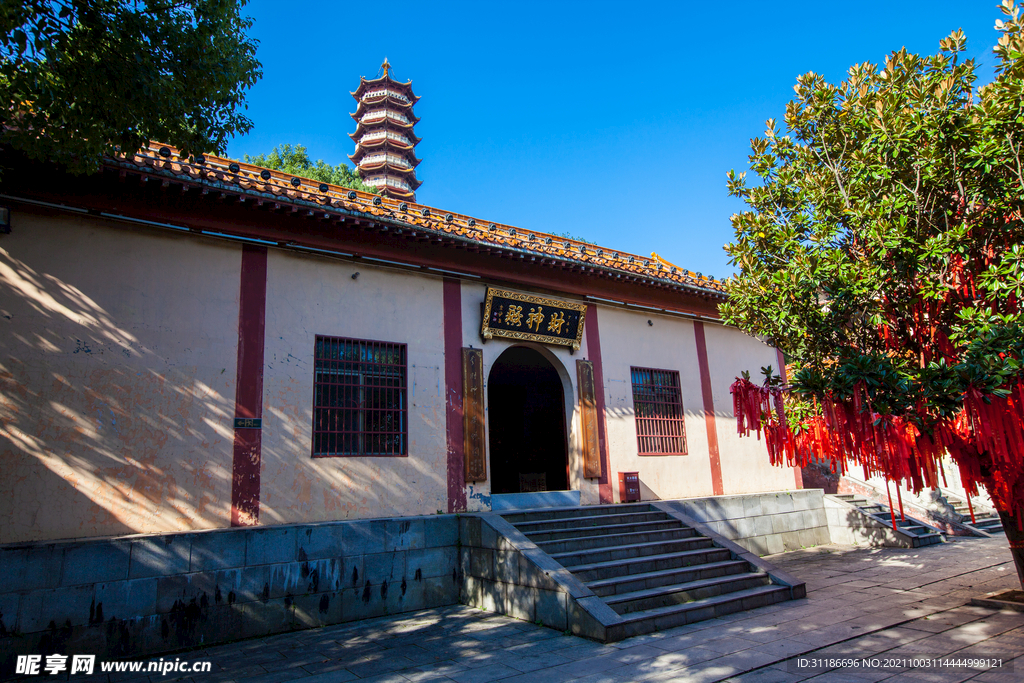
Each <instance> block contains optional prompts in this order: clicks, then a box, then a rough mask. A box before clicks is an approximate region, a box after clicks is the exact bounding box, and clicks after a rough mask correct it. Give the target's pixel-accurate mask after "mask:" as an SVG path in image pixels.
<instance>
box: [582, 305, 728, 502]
mask: <svg viewBox="0 0 1024 683" xmlns="http://www.w3.org/2000/svg"><path fill="white" fill-rule="evenodd" d="M598 320H599V323H600V331H601V358H602V361H603V366H604V383H605V406H606V411H607V413H606V414H607V420H608V443H609V455H610V460H611V470H612V473H611V474H612V476H611V482H612V486H613V488H614V491H615V493H614V495H615V500H616V501H618V499H619V472H639V473H640V493H641V495H642V497H643V498H644V499H645V500H658V499H668V498H687V497H693V496H707V495H710V494H711V492H712V486H711V462H710V459H709V457H708V435H707V429H706V428H705V426H704V412H703V401H702V399H701V389H700V367H699V365H698V363H697V346H696V342H695V339H694V336H693V323H691V322H690V321H689V320H686V319H683V318H679V317H674V316H668V315H658V314H655V313H653V312H652V313H648V312H637V311H629V310H623V309H619V308H611V307H608V306H599V307H598ZM648 321H650V322H651V323H653V324H650V325H649V324H648ZM631 366H635V367H643V368H656V369H659V370H675V371H677V372H678V373H679V384H680V389H681V391H682V398H683V414H684V420H685V422H684V425H685V429H686V447H687V454H686V455H643V456H641V455H637V450H638V449H637V439H636V421H635V419H634V411H633V384H632V378H631V375H630V367H631Z"/></svg>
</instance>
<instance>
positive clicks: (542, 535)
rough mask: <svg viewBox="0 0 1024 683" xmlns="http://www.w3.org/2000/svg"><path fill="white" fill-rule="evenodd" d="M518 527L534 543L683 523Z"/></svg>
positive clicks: (680, 524)
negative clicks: (540, 528)
mask: <svg viewBox="0 0 1024 683" xmlns="http://www.w3.org/2000/svg"><path fill="white" fill-rule="evenodd" d="M524 526H526V525H525V524H523V525H520V526H518V527H517V528H518V529H519V530H520V531H522V532H523V533H524V534H525V535H526V537H527V538H529V539H530V540H531V541H533V542H534V543H542V542H545V541H556V540H560V539H565V538H583V537H585V536H604V535H609V534H615V533H622V532H645V531H661V530H663V529H681V528H683V523H682V522H680V521H679V520H677V519H659V520H654V521H648V522H630V523H627V524H606V525H602V526H572V527H567V528H561V529H542V530H540V531H528V530H527V529H524V528H523V527H524Z"/></svg>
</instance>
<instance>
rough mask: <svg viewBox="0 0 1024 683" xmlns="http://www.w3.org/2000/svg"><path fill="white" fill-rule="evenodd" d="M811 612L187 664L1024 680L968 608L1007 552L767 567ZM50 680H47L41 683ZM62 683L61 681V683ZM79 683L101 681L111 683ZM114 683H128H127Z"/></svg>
mask: <svg viewBox="0 0 1024 683" xmlns="http://www.w3.org/2000/svg"><path fill="white" fill-rule="evenodd" d="M769 559H771V560H772V562H774V563H775V564H776V565H778V566H780V567H782V568H784V569H785V570H786V571H789V572H791V573H793V574H794V575H797V576H799V577H800V578H802V579H804V580H806V582H807V589H808V592H807V598H806V599H803V600H796V601H792V602H784V603H779V604H777V605H772V606H770V607H764V608H761V609H756V610H753V611H750V612H742V613H737V614H733V615H729V616H727V617H723V618H718V619H712V620H709V621H703V622H700V623H697V624H693V625H689V626H682V627H678V628H674V629H670V630H667V631H662V632H658V633H653V634H649V635H645V636H639V637H636V638H630V639H628V640H625V641H622V642H618V643H614V644H600V643H595V642H593V641H590V640H585V639H583V638H578V637H574V636H568V635H563V634H560V633H557V632H555V631H552V630H551V629H548V628H544V627H540V626H535V625H533V624H530V623H526V622H523V621H518V620H515V619H511V618H508V617H503V616H498V615H494V614H491V613H488V612H484V611H481V610H476V609H472V608H468V607H463V606H450V607H441V608H436V609H429V610H423V611H419V612H415V613H410V614H403V615H396V616H390V617H381V618H376V619H371V620H367V621H362V622H359V623H352V624H343V625H339V626H330V627H325V628H322V629H314V630H308V631H302V632H297V633H289V634H281V635H276V636H271V637H268V638H259V639H252V640H247V641H242V642H238V643H234V644H230V645H222V646H218V647H211V648H208V649H205V650H203V649H198V650H193V651H191V652H187V653H181V654H180V657H181V659H183V660H188V661H200V660H207V661H210V662H211V663H212V665H213V671H212V672H211V673H204V674H197V675H196V676H195V677H194V678H190V677H187V676H184V677H183V676H178V677H175V675H174V674H169V675H167V676H163V677H161V676H159V675H157V676H154V677H153V678H151V679H150V678H147V677H141V678H135V679H130V680H135V681H139V682H140V683H141V682H143V681H150V680H151V681H153V682H154V683H155V682H156V681H168V682H169V681H181V682H182V683H188V682H189V681H194V682H195V683H224V682H225V681H232V680H234V681H250V682H254V683H277V682H280V681H294V682H295V683H344V682H345V681H353V682H359V683H371V682H372V683H408V682H414V681H415V682H427V681H438V682H444V683H488V682H490V681H503V682H505V683H560V682H563V681H565V682H569V681H572V682H574V683H627V682H632V681H636V682H646V681H650V682H665V683H668V682H670V681H671V682H673V683H712V682H713V681H729V683H738V682H743V683H789V682H791V681H803V680H811V681H815V682H819V681H820V682H822V683H840V682H846V681H849V682H853V683H866V682H869V681H881V680H890V681H894V682H895V681H950V682H954V681H963V680H976V681H979V682H992V683H999V682H1003V681H1006V682H1009V681H1020V680H1022V678H1024V614H1020V613H1009V612H998V611H995V610H991V609H984V608H980V607H971V606H968V605H967V603H968V601H969V600H970V598H971V597H973V596H976V595H981V594H984V593H988V592H991V591H994V590H998V589H1002V588H1009V587H1013V586H1014V585H1015V581H1016V575H1015V572H1014V568H1013V565H1012V562H1011V560H1010V556H1009V553H1008V551H1007V550H1006V547H1005V540H1003V541H1000V540H999V539H981V538H961V539H955V540H953V541H952V542H950V543H948V544H945V545H942V546H929V547H924V548H917V549H904V548H874V549H872V548H864V547H853V546H835V545H827V546H821V547H818V548H813V549H807V550H797V551H793V552H788V553H784V554H781V555H775V556H772V557H771V558H769ZM950 653H955V654H957V655H958V656H962V657H997V658H1002V659H1003V661H1004V663H1005V665H1012V666H1013V667H1014V668H1013V670H1012V671H1008V670H1006V669H1004V670H1003V672H1002V673H996V672H988V673H982V672H979V671H971V670H965V669H957V670H952V669H950V670H945V671H928V670H924V669H920V670H914V669H908V670H903V671H900V670H880V669H874V670H868V669H861V670H858V671H856V672H843V671H839V670H833V671H829V672H823V673H822V672H808V671H804V672H801V671H799V670H798V666H797V662H798V660H799V658H800V657H801V656H803V657H805V658H811V657H817V658H821V657H851V656H856V657H868V656H874V655H879V656H889V657H892V658H898V657H913V656H918V657H920V656H921V655H932V656H938V655H946V654H950ZM1015 658H1016V659H1015ZM34 678H35V679H37V680H38V679H39V678H40V677H39V676H36V677H34ZM50 678H53V679H54V680H56V677H50ZM82 680H89V681H104V680H108V679H107V678H105V677H103V676H100V675H98V674H97V675H93V676H87V677H84V678H83V679H82ZM110 680H118V681H124V680H129V679H128V678H127V677H125V676H124V675H122V676H120V677H116V678H111V679H110Z"/></svg>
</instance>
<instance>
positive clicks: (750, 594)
mask: <svg viewBox="0 0 1024 683" xmlns="http://www.w3.org/2000/svg"><path fill="white" fill-rule="evenodd" d="M788 599H789V588H788V587H785V586H774V585H767V586H758V587H756V588H748V589H746V590H741V591H736V592H733V593H726V594H724V595H717V596H715V597H712V598H704V599H703V600H694V601H693V602H687V603H684V604H682V605H669V606H666V607H657V608H655V609H650V610H644V611H642V612H632V613H630V614H627V615H623V628H624V630H625V635H626V637H629V636H636V635H640V634H643V633H653V632H654V631H664V630H666V629H670V628H675V627H676V626H683V625H685V624H692V623H695V622H698V621H704V620H706V619H714V618H715V617H721V616H725V615H726V614H732V613H733V612H739V611H742V610H747V609H755V608H757V607H766V606H768V605H773V604H775V603H777V602H782V601H783V600H788Z"/></svg>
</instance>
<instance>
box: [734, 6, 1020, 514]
mask: <svg viewBox="0 0 1024 683" xmlns="http://www.w3.org/2000/svg"><path fill="white" fill-rule="evenodd" d="M1001 11H1002V13H1003V15H1004V20H1002V21H999V22H997V23H996V28H997V29H998V30H999V31H1000V32H1001V34H1002V35H1001V37H1000V39H999V43H998V45H996V46H995V49H994V53H995V56H996V59H997V67H996V76H995V79H994V81H993V82H991V83H989V84H987V85H985V86H983V87H976V78H977V77H976V73H975V64H974V62H973V61H972V60H969V59H967V60H964V59H962V56H963V53H964V50H965V48H966V38H965V36H964V34H963V33H962V32H961V31H956V32H954V33H953V34H951V35H950V36H949V37H948V38H946V39H944V40H942V41H941V42H940V44H939V46H940V51H939V53H938V54H935V55H931V56H918V55H915V54H910V53H908V52H907V51H906V50H900V51H898V52H895V53H893V54H891V55H890V56H889V57H888V59H886V61H885V64H884V65H882V67H881V68H879V67H878V66H876V65H874V64H870V63H863V64H858V65H855V66H854V67H852V68H851V69H850V70H849V76H848V78H847V79H846V80H844V81H843V82H842V83H839V84H838V85H835V84H831V83H828V82H826V81H825V79H824V78H822V77H821V76H820V75H817V74H814V73H808V74H805V75H803V76H800V77H799V78H798V79H797V84H796V86H795V88H794V90H795V92H796V98H795V99H794V100H793V101H791V102H790V103H789V104H788V105H787V107H786V112H785V117H784V119H783V125H781V126H780V125H779V124H778V123H777V122H776V121H774V120H769V121H768V123H767V130H766V131H765V134H764V136H763V137H759V138H756V139H754V140H752V141H751V152H752V153H751V155H750V164H751V166H750V168H751V170H752V171H753V173H754V174H755V175H756V176H757V177H758V181H757V182H755V183H751V182H748V180H747V179H746V177H745V174H744V173H739V174H737V173H735V172H730V173H729V179H728V187H729V192H730V194H731V195H733V196H735V197H738V198H740V199H742V200H743V201H744V202H745V203H746V204H747V210H745V211H742V212H740V213H738V214H736V215H734V216H733V217H732V224H733V228H734V230H735V235H736V237H735V241H733V242H732V243H730V244H728V245H726V250H727V251H728V253H729V254H730V256H731V259H732V263H733V264H734V265H736V266H737V267H738V268H739V271H740V272H739V275H738V276H736V277H735V278H733V279H731V280H730V281H729V282H728V290H729V295H730V298H729V302H728V303H726V304H724V305H723V306H722V307H721V310H722V313H723V317H724V319H725V320H726V322H728V323H731V324H734V325H737V326H739V327H741V328H742V329H744V330H745V331H747V332H749V333H751V334H754V335H758V336H760V337H762V338H766V339H768V340H770V341H771V343H773V344H774V345H776V346H778V347H779V348H781V349H782V350H783V351H784V352H785V353H786V354H787V356H788V358H789V359H790V361H791V362H792V363H793V364H794V365H795V366H796V369H797V372H796V373H795V377H794V378H793V382H792V388H793V395H792V397H791V400H790V407H791V410H790V411H789V426H790V427H791V428H792V429H793V430H794V431H795V432H798V431H799V429H800V426H801V424H804V423H805V420H806V418H808V417H810V416H812V415H813V414H816V413H817V411H818V409H819V407H820V403H816V402H821V401H824V400H835V401H850V400H851V398H854V401H855V402H857V404H858V405H860V403H859V401H860V398H855V397H854V393H855V387H861V388H860V389H856V391H857V392H862V394H860V395H862V396H864V398H865V399H866V406H865V408H864V409H865V410H870V411H871V413H872V414H874V415H876V416H879V415H880V416H897V417H898V418H899V419H900V420H903V421H904V422H905V423H906V424H911V425H914V426H915V427H916V428H919V429H920V430H921V431H922V432H924V433H929V431H930V430H931V429H933V428H935V427H936V425H938V424H939V423H942V422H943V421H946V422H947V423H949V422H950V421H952V420H954V419H955V418H956V416H957V415H960V416H962V415H963V414H964V413H963V411H964V408H965V401H966V400H967V396H968V395H969V394H971V395H980V396H982V397H984V401H988V402H992V401H994V400H997V399H999V400H1001V399H1005V398H1006V397H1008V396H1009V395H1010V393H1011V391H1012V390H1013V388H1014V387H1015V386H1017V385H1019V384H1020V383H1021V381H1024V309H1022V308H1021V301H1022V297H1024V220H1022V215H1024V214H1022V209H1024V155H1022V151H1024V150H1022V145H1024V104H1022V102H1024V34H1022V22H1021V20H1020V15H1019V14H1020V13H1019V10H1018V8H1017V7H1016V6H1015V5H1014V3H1013V2H1012V0H1004V2H1003V4H1002V6H1001ZM971 392H975V393H974V394H972V393H971ZM1011 408H1012V410H1016V411H1018V412H1019V406H1018V407H1015V408H1014V407H1012V406H1011ZM1007 419H1009V418H1007ZM1014 419H1018V418H1016V417H1015V418H1014ZM960 424H963V423H960ZM972 424H973V423H972ZM976 427H977V429H976ZM980 428H984V425H981V426H980V427H978V426H977V425H975V426H974V427H972V426H970V425H968V427H965V429H966V430H967V432H966V433H968V434H969V436H968V437H966V438H967V442H966V443H965V444H962V445H963V446H964V448H963V449H962V451H961V455H963V458H962V459H961V460H960V462H959V464H960V465H961V470H962V471H964V468H965V467H966V468H967V469H968V470H970V471H971V472H973V473H975V474H976V475H977V479H976V480H978V481H982V482H984V483H985V485H986V487H988V488H989V491H990V493H992V492H993V491H994V488H993V487H997V488H998V487H1001V488H1000V490H1001V491H1002V492H1003V494H1004V495H1002V497H1000V498H998V499H997V504H1001V509H1002V510H1013V509H1016V510H1021V509H1022V508H1024V476H1022V475H1021V472H1020V470H1021V463H1022V462H1024V453H1021V452H1017V453H1013V454H1012V459H1010V460H1008V461H1003V460H1002V459H1000V458H994V459H993V457H992V456H993V454H992V453H990V452H987V451H986V448H985V446H984V444H985V443H987V442H983V440H972V439H973V438H974V437H973V436H970V435H974V436H978V434H977V431H978V429H980ZM968 453H973V454H974V455H973V456H971V457H973V458H974V460H973V461H971V462H965V460H967V459H968V457H967V454H968ZM890 474H891V475H893V476H894V477H895V478H899V477H898V475H896V474H895V473H890ZM997 485H999V486H997ZM993 498H994V499H996V498H997V497H996V496H995V495H993Z"/></svg>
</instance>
